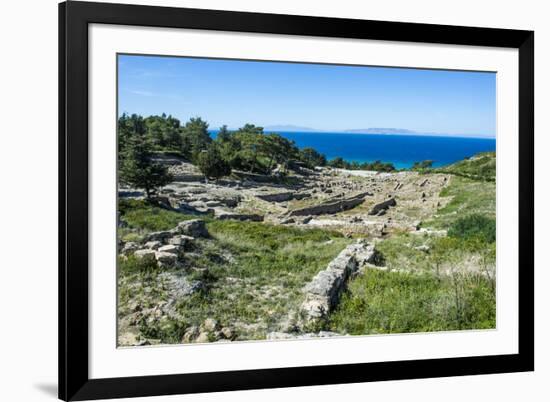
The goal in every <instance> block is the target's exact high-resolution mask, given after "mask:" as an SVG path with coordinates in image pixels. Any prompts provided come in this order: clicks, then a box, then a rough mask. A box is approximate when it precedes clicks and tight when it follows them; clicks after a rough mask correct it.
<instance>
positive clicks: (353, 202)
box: [288, 192, 372, 216]
mask: <svg viewBox="0 0 550 402" xmlns="http://www.w3.org/2000/svg"><path fill="white" fill-rule="evenodd" d="M367 196H372V193H369V192H365V193H360V194H357V195H355V196H353V197H350V198H342V199H340V200H334V199H332V200H330V201H328V202H325V203H321V204H319V205H314V206H311V207H305V208H300V209H295V210H294V211H290V212H289V213H288V216H305V215H322V214H335V213H337V212H342V211H346V210H348V209H351V208H355V207H356V206H358V205H359V204H362V203H363V202H364V201H365V198H366V197H367Z"/></svg>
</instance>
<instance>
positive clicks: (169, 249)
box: [158, 244, 179, 254]
mask: <svg viewBox="0 0 550 402" xmlns="http://www.w3.org/2000/svg"><path fill="white" fill-rule="evenodd" d="M158 251H160V252H162V253H172V254H178V253H179V247H178V246H175V245H173V244H167V245H166V246H162V247H159V248H158Z"/></svg>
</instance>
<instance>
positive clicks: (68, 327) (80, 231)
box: [59, 1, 534, 400]
mask: <svg viewBox="0 0 550 402" xmlns="http://www.w3.org/2000/svg"><path fill="white" fill-rule="evenodd" d="M91 23H98V24H117V25H133V26H149V27H170V28H193V29H202V30H217V31H231V32H234V31H239V32H255V33H271V34H285V35H305V36H321V37H333V38H355V39H376V40H387V41H403V42H424V43H439V44H456V45H472V46H489V47H508V48H515V49H518V51H519V104H518V110H519V127H518V135H519V149H518V150H517V152H518V153H519V261H518V269H519V334H518V336H519V338H518V339H519V345H518V353H517V354H507V355H497V356H471V357H460V358H442V359H427V360H409V361H397V362H377V363H361V364H342V365H328V366H314V367H294V368H276V369H275V368H274V369H261V370H244V371H229V372H214V373H191V374H173V375H159V376H142V377H124V378H105V379H90V378H89V376H88V362H89V355H88V346H87V345H88V285H89V284H88V257H89V250H88V174H89V171H88V25H89V24H91ZM533 158H534V32H532V31H520V30H509V29H493V28H473V27H461V26H447V25H431V24H415V23H401V22H383V21H364V20H352V19H338V18H321V17H307V16H294V15H275V14H257V13H245V12H230V11H212V10H201V9H184V8H170V7H153V6H142V5H139V6H138V5H121V4H106V3H89V2H78V1H70V2H66V3H61V4H60V5H59V398H60V399H63V400H88V399H102V398H119V397H137V396H152V395H169V394H181V393H197V392H212V391H226V390H243V389H254V388H275V387H292V386H305V385H320V384H336V383H352V382H365V381H383V380H398V379H412V378H427V377H445V376H461V375H473V374H488V373H506V372H520V371H532V370H534V162H533Z"/></svg>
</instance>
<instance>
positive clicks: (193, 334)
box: [181, 325, 199, 343]
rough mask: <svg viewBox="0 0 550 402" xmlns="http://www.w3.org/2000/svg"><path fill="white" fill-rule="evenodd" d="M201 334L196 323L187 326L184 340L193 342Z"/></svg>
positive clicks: (184, 341)
mask: <svg viewBox="0 0 550 402" xmlns="http://www.w3.org/2000/svg"><path fill="white" fill-rule="evenodd" d="M198 336H199V328H198V327H197V326H195V325H193V326H191V327H189V328H187V329H186V330H185V333H184V334H183V338H182V340H181V341H182V342H183V343H190V342H193V341H194V340H195V339H196V338H197V337H198Z"/></svg>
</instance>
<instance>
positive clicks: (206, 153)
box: [195, 144, 231, 179]
mask: <svg viewBox="0 0 550 402" xmlns="http://www.w3.org/2000/svg"><path fill="white" fill-rule="evenodd" d="M195 161H196V164H197V167H198V168H199V169H200V171H201V172H202V174H204V176H205V177H206V178H209V179H219V178H220V177H223V176H227V175H229V174H230V173H231V166H230V165H229V163H228V162H227V161H225V160H224V159H223V158H222V157H221V154H220V151H219V150H218V147H217V146H216V145H214V144H210V145H209V146H208V147H207V148H206V149H205V150H203V151H201V152H199V153H198V154H197V156H196V157H195Z"/></svg>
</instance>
